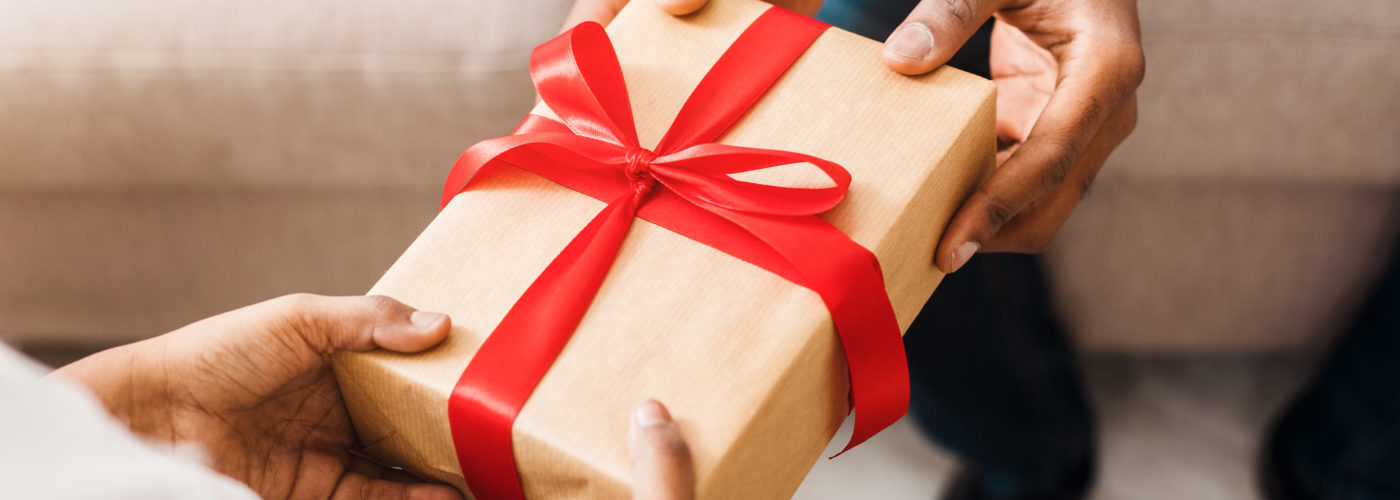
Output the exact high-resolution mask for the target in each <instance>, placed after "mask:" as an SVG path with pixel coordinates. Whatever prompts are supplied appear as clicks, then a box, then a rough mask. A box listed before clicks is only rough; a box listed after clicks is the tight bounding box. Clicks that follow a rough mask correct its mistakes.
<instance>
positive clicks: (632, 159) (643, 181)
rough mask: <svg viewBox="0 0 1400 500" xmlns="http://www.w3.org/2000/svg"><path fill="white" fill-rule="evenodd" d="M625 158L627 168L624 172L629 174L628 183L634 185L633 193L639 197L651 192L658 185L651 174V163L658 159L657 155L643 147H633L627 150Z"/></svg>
mask: <svg viewBox="0 0 1400 500" xmlns="http://www.w3.org/2000/svg"><path fill="white" fill-rule="evenodd" d="M625 158H626V159H627V166H626V167H625V168H624V170H623V172H624V173H626V174H627V182H628V183H629V184H631V185H632V191H633V192H635V193H636V194H637V195H638V196H644V195H646V194H647V193H649V192H651V188H652V187H653V186H655V185H656V176H654V175H652V173H651V162H652V160H655V159H656V153H653V152H651V150H649V149H646V148H643V147H633V148H629V149H628V150H627V154H626V156H625Z"/></svg>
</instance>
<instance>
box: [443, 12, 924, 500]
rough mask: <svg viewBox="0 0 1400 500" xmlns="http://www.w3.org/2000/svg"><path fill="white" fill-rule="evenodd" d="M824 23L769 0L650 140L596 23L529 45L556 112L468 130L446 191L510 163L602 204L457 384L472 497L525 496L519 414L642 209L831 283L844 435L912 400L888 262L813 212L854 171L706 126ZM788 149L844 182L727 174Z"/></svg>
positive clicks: (752, 93) (822, 285) (826, 297)
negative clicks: (515, 439)
mask: <svg viewBox="0 0 1400 500" xmlns="http://www.w3.org/2000/svg"><path fill="white" fill-rule="evenodd" d="M825 29H826V25H824V24H821V23H818V22H816V21H813V20H811V19H809V18H806V17H803V16H800V15H797V14H793V13H791V12H788V11H786V10H782V9H778V8H770V9H769V10H767V11H765V12H764V14H763V15H761V16H760V17H759V18H758V19H757V20H756V21H754V23H753V24H752V25H750V26H749V28H748V29H746V30H745V32H744V33H743V34H742V35H740V37H739V38H738V39H737V40H736V41H735V42H734V44H733V45H731V46H730V48H729V49H728V51H726V52H725V54H724V55H723V56H721V57H720V59H719V61H718V62H716V63H715V66H714V67H713V68H712V69H711V71H710V72H709V73H708V74H707V75H706V76H705V78H704V79H703V80H702V81H701V83H700V84H699V85H698V86H697V87H696V89H695V91H694V92H693V93H692V94H691V96H690V98H689V99H688V100H687V101H686V103H685V105H684V106H682V108H681V111H680V112H679V113H678V115H677V117H676V120H675V121H674V122H673V123H672V125H671V128H670V129H669V130H668V131H667V133H666V135H665V136H664V137H663V138H662V139H661V141H660V143H659V144H658V145H657V147H656V148H655V151H654V152H653V151H651V150H647V149H646V148H643V147H642V146H641V145H640V144H639V142H638V139H637V132H636V126H635V125H634V123H633V119H632V109H631V106H630V104H629V102H628V96H627V90H626V87H625V85H624V83H623V78H622V70H621V68H620V66H619V64H618V61H617V58H616V56H615V55H614V52H613V48H612V43H611V42H610V41H609V40H608V37H607V33H606V32H605V31H604V30H603V29H602V27H601V26H599V25H598V24H596V23H584V24H581V25H579V26H577V27H575V28H574V29H572V30H570V31H568V32H566V33H564V34H562V35H560V36H558V37H556V38H554V39H553V40H550V41H549V42H546V43H544V44H542V45H540V46H539V47H538V48H536V49H535V51H534V53H533V54H532V55H531V59H530V74H531V76H532V78H533V79H534V82H535V87H536V89H537V90H538V91H539V94H540V98H541V99H542V100H543V101H544V102H545V103H546V104H547V105H548V106H549V108H550V109H551V110H553V111H554V112H555V113H556V114H557V115H558V116H559V118H560V121H554V120H550V119H547V118H541V117H538V116H534V115H530V116H529V117H527V118H526V120H525V121H524V122H523V123H522V124H521V125H520V127H518V128H517V130H516V132H515V133H514V134H513V135H509V136H505V137H498V138H495V139H489V140H486V141H482V142H480V143H477V144H476V145H474V146H472V147H471V148H470V149H468V150H467V151H466V152H465V153H463V154H462V157H461V158H460V159H459V160H458V161H457V164H456V165H454V166H453V171H452V173H451V174H450V175H449V176H448V181H447V186H446V187H445V189H444V191H443V200H442V201H443V206H446V205H447V203H448V202H450V201H451V199H452V198H453V197H454V196H456V195H457V193H459V192H461V191H463V190H464V189H466V188H467V186H468V184H469V183H470V182H471V180H472V179H473V178H475V177H476V176H477V175H478V173H480V172H482V171H484V170H488V169H490V168H494V167H499V166H506V165H513V166H516V167H520V168H524V169H526V170H529V171H531V172H534V173H536V174H539V175H541V176H544V177H546V178H549V179H551V180H554V181H556V182H559V183H560V184H563V185H565V186H568V187H569V188H572V189H574V190H577V191H579V192H582V193H585V194H587V195H589V196H592V197H594V198H597V199H599V200H602V201H604V202H607V203H608V205H607V207H606V208H605V209H603V211H602V212H601V213H599V214H598V215H597V216H596V217H595V218H594V219H593V220H592V221H591V222H589V223H588V225H587V226H586V227H584V229H583V230H582V231H580V232H579V234H578V235H577V236H575V237H574V239H573V240H572V241H570V242H569V244H568V246H566V247H565V248H564V250H563V251H562V252H560V254H559V255H558V256H557V257H556V258H555V259H554V261H552V262H551V263H550V264H549V266H548V267H546V268H545V270H544V271H543V272H542V273H541V274H540V275H539V277H538V278H536V280H535V281H534V282H533V283H532V284H531V285H530V287H529V288H528V289H527V290H526V291H525V293H524V294H523V295H522V296H521V297H520V299H519V300H518V301H517V302H516V303H515V305H514V306H513V307H512V308H511V310H510V311H509V312H508V313H507V314H506V316H505V318H504V319H502V320H501V323H500V324H499V325H498V326H497V327H496V329H495V331H493V332H492V333H491V335H490V336H489V337H487V339H486V341H485V342H484V343H483V344H482V346H481V348H480V349H479V350H478V351H477V353H476V354H475V355H474V356H473V358H472V360H471V362H470V364H469V365H468V366H467V368H466V370H465V371H463V373H462V376H461V378H460V380H459V381H458V382H457V385H456V387H455V388H454V390H453V393H452V396H451V397H450V398H449V401H448V417H449V421H450V422H451V426H452V436H453V441H454V445H455V447H456V450H457V458H458V461H459V462H460V464H461V467H462V474H463V476H464V477H465V478H466V481H467V484H468V485H469V486H470V487H471V489H472V492H473V494H474V495H475V496H476V497H477V498H478V499H519V498H523V494H522V492H521V488H520V482H519V475H518V473H517V471H516V469H515V458H514V453H513V450H512V447H511V427H512V426H513V424H514V421H515V418H516V416H517V415H519V412H520V409H521V408H522V407H523V406H524V404H525V401H526V400H527V399H528V398H529V396H530V393H531V391H533V390H534V388H535V386H536V385H537V384H538V383H539V380H540V378H542V377H543V376H544V373H545V372H546V371H547V370H548V369H549V366H550V365H551V364H553V362H554V360H555V358H556V357H557V356H558V354H559V351H560V350H561V349H563V347H564V345H565V344H566V343H567V342H568V339H569V337H570V336H571V335H572V333H573V331H574V329H575V328H576V327H577V326H578V323H579V321H580V320H581V319H582V318H583V315H584V313H586V312H587V310H588V307H589V304H590V303H591V302H592V300H593V297H594V295H596V293H597V291H598V287H599V286H600V285H601V284H602V282H603V279H604V278H605V277H606V276H607V273H608V269H609V268H611V266H612V263H613V261H614V260H615V258H616V256H617V251H618V248H619V247H620V246H621V244H622V241H623V240H624V239H625V238H626V235H627V231H628V229H629V228H630V227H631V224H632V220H633V219H634V218H636V217H642V218H645V219H647V220H649V221H652V222H654V223H656V224H659V225H661V226H664V227H666V228H668V229H670V230H672V231H675V232H677V233H680V234H682V235H685V236H687V237H689V238H691V239H694V240H696V241H699V242H701V243H704V244H706V245H710V246H712V247H715V248H717V249H720V250H722V251H724V252H727V253H729V254H731V255H733V256H735V257H738V258H741V259H743V260H746V261H748V262H751V263H753V264H755V265H758V266H761V267H763V268H765V269H768V270H769V271H772V272H774V273H776V274H778V275H780V276H783V277H784V278H786V279H788V280H790V281H792V282H794V283H797V284H799V285H802V286H804V287H807V288H810V289H812V290H814V291H816V292H817V293H818V294H819V295H820V296H821V297H822V300H823V301H824V302H825V303H826V305H827V307H828V309H829V310H830V311H831V313H832V317H833V320H834V321H835V323H836V326H837V331H838V333H839V334H840V337H841V341H842V346H843V348H844V350H845V354H846V357H847V363H848V366H849V370H850V377H851V400H852V406H853V408H855V409H857V411H856V423H855V432H854V434H853V435H852V437H851V441H850V443H849V444H848V445H847V446H846V449H850V448H851V447H853V446H855V445H857V444H860V442H862V441H864V440H865V439H867V438H869V437H870V436H872V435H874V434H875V433H876V432H879V431H880V430H881V429H883V428H885V427H887V426H888V425H889V424H891V423H893V422H894V421H895V420H897V419H899V417H900V416H902V415H903V414H904V411H905V409H906V408H907V406H908V372H907V368H906V366H905V359H904V350H903V344H902V343H901V340H900V336H899V327H898V324H897V323H896V321H895V317H894V311H893V309H892V308H891V306H890V303H889V299H888V297H887V296H886V295H885V289H884V281H883V277H882V276H881V274H880V268H879V263H878V262H877V261H876V259H875V257H874V255H872V254H871V253H870V252H869V251H868V250H866V249H865V248H862V247H861V246H860V245H858V244H856V243H855V242H854V241H851V239H850V238H849V237H847V236H846V235H845V234H843V233H841V231H840V230H838V229H836V228H835V227H833V226H831V225H830V224H828V223H826V222H825V221H823V220H822V219H820V218H819V217H817V216H816V215H817V214H820V213H822V212H825V211H827V210H830V209H831V208H833V207H835V206H836V205H837V204H839V203H840V202H841V200H842V199H843V198H844V197H845V194H846V190H847V188H848V187H849V186H850V182H851V176H850V174H849V173H847V172H846V170H845V169H843V168H841V166H839V165H837V164H835V163H832V162H829V161H826V160H823V159H820V158H815V157H812V156H808V155H804V154H799V153H793V152H787V151H776V150H767V149H756V148H746V147H739V146H732V145H727V144H718V143H715V142H713V141H714V140H715V139H716V138H718V137H719V135H720V134H722V133H723V132H724V131H725V130H726V129H728V128H729V126H730V125H731V124H733V123H734V121H735V120H737V119H738V118H739V117H740V116H741V115H742V114H743V113H744V111H745V110H747V109H748V108H749V106H750V105H752V103H753V102H755V101H756V100H757V99H758V98H759V96H761V95H762V94H763V92H764V91H766V90H767V88H768V87H769V86H770V85H772V83H773V82H774V81H776V80H777V78H778V77H779V76H781V75H782V73H783V72H784V71H786V70H787V68H788V66H790V65H791V64H792V62H793V61H795V60H796V59H797V57H798V56H800V55H801V54H802V52H803V51H805V50H806V48H807V47H808V46H809V45H810V44H811V43H812V41H814V40H815V39H816V38H817V36H819V35H820V34H821V32H822V31H823V30H825ZM561 122H562V123H561ZM795 163H807V164H810V165H813V166H815V167H816V168H818V169H820V170H821V171H822V172H823V173H825V174H826V175H827V176H828V177H829V178H830V179H831V180H832V181H833V183H834V184H835V185H834V186H832V187H826V188H791V187H780V186H770V185H764V184H756V183H751V182H744V181H739V180H736V179H734V178H732V177H730V175H731V174H736V173H740V172H748V171H753V170H760V169H764V168H769V167H776V166H782V165H791V164H795Z"/></svg>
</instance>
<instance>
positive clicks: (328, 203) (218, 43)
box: [0, 0, 1400, 351]
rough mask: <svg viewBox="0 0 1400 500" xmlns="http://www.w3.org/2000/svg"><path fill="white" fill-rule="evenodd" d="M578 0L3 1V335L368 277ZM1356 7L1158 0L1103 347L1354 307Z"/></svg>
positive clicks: (1078, 291)
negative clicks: (572, 1)
mask: <svg viewBox="0 0 1400 500" xmlns="http://www.w3.org/2000/svg"><path fill="white" fill-rule="evenodd" d="M568 3H569V1H568V0H513V1H512V2H485V1H467V0H417V1H406V2H378V1H373V0H354V1H349V0H337V1H329V0H303V1H299V2H283V1H273V0H245V1H242V2H225V1H212V0H199V1H195V0H126V1H123V2H101V1H95V0H44V1H39V0H14V1H6V2H0V337H3V338H5V339H7V340H9V341H12V342H20V343H55V342H60V343H78V344H91V345H101V344H109V343H115V342H123V341H127V340H132V339H138V338H142V337H146V336H149V335H153V334H157V333H160V332H163V331H166V330H169V329H172V328H174V327H177V326H179V325H181V324H183V323H186V322H189V321H192V320H194V319H197V318H200V317H203V316H206V315H209V314H213V313H216V312H219V311H223V310H227V309H230V308H234V307H237V306H239V305H242V304H246V303H250V302H254V301H257V300H261V299H264V298H268V297H271V296H275V295H278V294H283V293H287V292H292V291H312V292H319V293H328V294H353V293H360V292H363V291H364V290H366V289H367V288H368V287H369V286H370V284H371V283H373V281H374V279H375V278H376V277H377V276H378V274H379V273H380V272H381V271H382V270H383V269H385V268H386V267H387V266H388V265H389V263H390V262H392V261H393V259H394V258H395V256H397V255H398V253H399V252H400V251H401V250H402V249H403V248H404V247H406V246H407V244H408V243H409V242H410V241H411V240H412V239H413V237H414V235H415V234H416V233H417V232H418V230H419V229H420V228H422V227H423V226H424V225H425V224H426V222H427V221H428V220H429V219H430V218H431V217H432V216H433V214H434V211H435V209H436V204H437V193H438V189H439V188H438V186H439V182H440V181H441V180H442V178H443V176H444V175H445V173H446V169H447V167H448V166H449V165H450V164H451V162H452V161H453V159H455V157H456V155H457V154H458V153H459V152H460V151H461V150H462V149H463V148H465V147H466V146H467V145H468V144H470V143H471V142H473V141H475V140H477V139H480V138H484V137H488V136H493V135H499V134H502V133H504V132H506V131H508V130H509V129H510V127H511V126H513V125H514V123H515V122H516V120H518V119H519V117H520V116H522V114H523V113H524V112H525V111H526V110H527V109H528V108H529V107H530V105H531V101H532V95H533V94H532V90H531V88H530V87H529V82H528V79H527V77H526V75H525V72H524V67H525V62H526V57H527V54H528V51H529V49H530V48H531V47H532V46H533V45H534V44H536V43H538V42H540V41H542V40H544V39H546V38H548V37H549V36H551V35H552V34H553V33H554V32H555V30H556V29H557V27H558V24H559V22H560V21H561V19H562V17H563V13H564V11H565V10H566V9H567V6H568ZM1349 3H1350V4H1351V5H1347V6H1345V7H1342V6H1330V5H1327V4H1322V3H1315V2H1303V1H1301V0H1288V1H1286V2H1273V3H1271V4H1270V5H1264V4H1258V3H1248V5H1246V4H1245V3H1242V2H1228V1H1223V0H1214V1H1210V0H1189V1H1181V2H1144V3H1143V5H1142V6H1141V8H1142V16H1143V31H1144V33H1145V35H1144V41H1145V43H1146V50H1147V54H1148V60H1149V71H1148V78H1147V82H1146V83H1145V84H1144V86H1143V87H1142V89H1141V91H1140V94H1139V95H1140V98H1141V103H1142V104H1141V120H1140V123H1139V125H1138V129H1137V132H1136V134H1135V135H1134V136H1133V137H1132V138H1131V139H1129V141H1128V142H1127V143H1126V144H1125V145H1124V146H1123V148H1122V149H1121V150H1120V152H1119V153H1117V154H1116V155H1115V156H1114V157H1113V158H1112V159H1111V160H1110V165H1109V166H1108V168H1107V169H1106V170H1105V171H1104V173H1103V175H1102V177H1101V180H1100V181H1099V183H1098V185H1097V186H1096V188H1095V189H1094V191H1093V193H1092V195H1091V196H1090V197H1089V198H1088V199H1087V200H1086V201H1085V203H1084V205H1083V206H1082V208H1081V210H1080V212H1079V213H1078V214H1077V215H1076V216H1075V217H1074V218H1073V219H1072V220H1071V221H1070V223H1069V224H1068V225H1067V226H1066V227H1065V228H1064V231H1063V232H1062V234H1061V236H1060V237H1059V238H1058V240H1057V241H1056V243H1055V244H1054V245H1053V249H1052V250H1051V251H1050V252H1049V254H1048V262H1049V264H1050V271H1051V274H1052V278H1053V281H1054V286H1055V291H1056V292H1057V294H1056V295H1057V300H1058V303H1059V307H1060V309H1061V311H1062V312H1063V315H1064V318H1065V320H1066V322H1067V324H1068V326H1069V327H1070V329H1071V330H1072V331H1073V332H1074V333H1075V334H1076V335H1078V336H1079V337H1080V339H1082V341H1083V342H1084V343H1085V344H1086V345H1087V346H1089V347H1091V348H1100V349H1118V350H1152V351H1161V350H1201V349H1234V350H1239V349H1251V350H1253V349H1269V348H1287V347H1294V346H1299V345H1304V344H1307V343H1309V342H1315V341H1317V340H1318V339H1320V338H1323V337H1326V336H1327V335H1329V334H1331V333H1332V332H1334V331H1336V330H1337V329H1338V328H1339V325H1340V323H1341V322H1342V321H1343V320H1344V319H1345V316H1346V314H1347V313H1348V312H1349V311H1350V309H1351V308H1352V307H1354V306H1355V304H1356V300H1357V298H1358V296H1359V294H1360V293H1361V292H1362V291H1363V290H1364V288H1365V287H1366V286H1367V284H1368V282H1369V281H1370V280H1371V278H1372V277H1374V276H1375V274H1376V272H1377V269H1378V266H1381V265H1383V264H1384V262H1386V260H1387V259H1388V258H1389V256H1388V255H1389V253H1388V252H1389V251H1390V248H1389V245H1390V243H1391V242H1392V241H1394V237H1395V235H1396V233H1397V228H1398V227H1400V220H1398V219H1400V91H1397V90H1396V89H1397V88H1400V64H1397V63H1396V62H1397V61H1400V4H1397V3H1395V2H1392V1H1390V0H1368V1H1358V2H1349ZM1284 4H1287V5H1286V6H1285V5H1284ZM1262 9H1267V10H1262Z"/></svg>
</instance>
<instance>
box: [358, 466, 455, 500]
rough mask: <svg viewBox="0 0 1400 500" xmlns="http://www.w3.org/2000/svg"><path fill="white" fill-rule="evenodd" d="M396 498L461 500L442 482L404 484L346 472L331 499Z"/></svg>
mask: <svg viewBox="0 0 1400 500" xmlns="http://www.w3.org/2000/svg"><path fill="white" fill-rule="evenodd" d="M383 498H397V499H405V500H461V499H462V494H461V492H458V491H457V489H456V488H453V487H451V486H447V485H444V484H428V483H415V484H405V483H398V482H394V481H386V480H383V479H373V478H369V477H365V476H363V475H360V474H356V473H353V472H348V473H346V474H345V475H344V476H341V477H340V482H338V483H336V485H335V491H333V492H331V499H332V500H360V499H373V500H379V499H383Z"/></svg>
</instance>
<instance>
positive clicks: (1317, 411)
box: [1272, 256, 1400, 500]
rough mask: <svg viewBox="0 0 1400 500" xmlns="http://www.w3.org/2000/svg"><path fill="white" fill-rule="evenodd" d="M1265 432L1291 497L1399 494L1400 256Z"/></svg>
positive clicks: (1344, 499) (1360, 499) (1351, 499)
mask: <svg viewBox="0 0 1400 500" xmlns="http://www.w3.org/2000/svg"><path fill="white" fill-rule="evenodd" d="M1397 257H1400V256H1397ZM1273 439H1274V442H1273V444H1272V449H1273V453H1274V456H1273V457H1272V459H1273V460H1274V463H1273V464H1272V466H1273V467H1274V468H1275V470H1274V471H1272V472H1273V473H1274V474H1276V475H1277V476H1280V481H1282V482H1284V483H1285V484H1287V485H1289V486H1290V487H1291V488H1293V489H1295V490H1296V491H1295V496H1297V497H1299V498H1319V499H1322V498H1325V499H1329V500H1382V499H1397V498H1400V258H1397V259H1396V260H1395V262H1394V264H1392V266H1391V270H1390V271H1389V272H1388V273H1387V274H1386V275H1385V277H1384V278H1383V279H1382V282H1381V284H1380V286H1379V287H1378V289H1377V290H1376V292H1375V293H1374V294H1373V295H1372V296H1371V297H1370V299H1369V300H1368V302H1367V303H1366V305H1365V306H1364V308H1363V309H1362V310H1361V314H1360V315H1358V317H1357V318H1356V320H1355V321H1354V322H1353V326H1352V327H1351V328H1350V329H1349V330H1348V331H1347V332H1346V333H1345V334H1344V335H1343V337H1342V339H1341V341H1340V343H1338V344H1337V346H1336V348H1335V350H1334V351H1333V353H1332V356H1331V358H1330V359H1329V360H1328V361H1327V362H1326V363H1325V364H1324V365H1323V367H1322V370H1321V372H1320V373H1319V374H1318V377H1317V378H1316V379H1315V380H1314V382H1313V383H1312V385H1311V386H1310V387H1308V388H1307V389H1306V390H1305V391H1304V392H1303V394H1302V396H1301V397H1299V399H1298V400H1297V402H1296V403H1294V404H1293V405H1292V407H1291V408H1290V409H1289V410H1288V411H1287V413H1286V414H1285V415H1284V417H1283V418H1282V419H1281V420H1280V423H1279V425H1278V427H1277V428H1276V430H1275V432H1274V436H1273Z"/></svg>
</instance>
